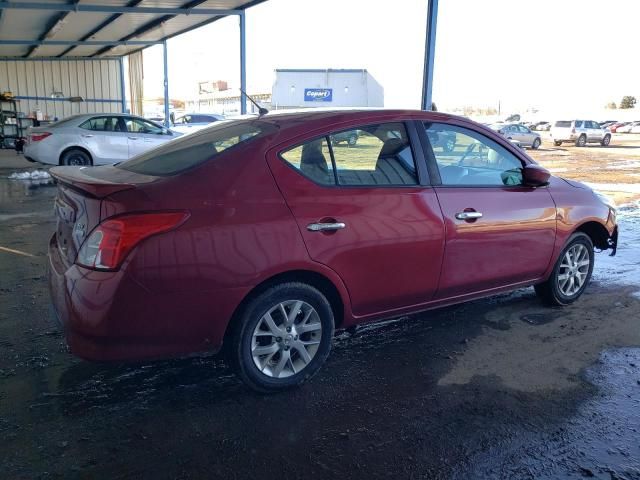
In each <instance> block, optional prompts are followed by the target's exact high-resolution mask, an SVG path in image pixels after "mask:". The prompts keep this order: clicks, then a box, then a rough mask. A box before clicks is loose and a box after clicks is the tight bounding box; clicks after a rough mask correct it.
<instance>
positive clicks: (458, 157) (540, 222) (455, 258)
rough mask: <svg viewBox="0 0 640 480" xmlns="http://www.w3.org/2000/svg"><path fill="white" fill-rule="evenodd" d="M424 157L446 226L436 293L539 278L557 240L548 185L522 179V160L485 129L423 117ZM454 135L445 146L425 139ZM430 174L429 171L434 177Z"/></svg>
mask: <svg viewBox="0 0 640 480" xmlns="http://www.w3.org/2000/svg"><path fill="white" fill-rule="evenodd" d="M423 129H424V132H423V133H424V134H423V135H422V136H421V137H422V140H423V142H424V144H425V155H426V157H427V161H428V162H429V163H430V164H431V166H432V169H433V171H435V172H436V173H435V174H437V175H438V176H439V177H440V178H439V179H435V181H436V182H437V183H439V185H438V186H437V187H436V188H435V191H436V193H437V196H438V200H439V202H440V207H441V208H442V214H443V217H444V220H445V227H446V248H445V255H444V261H443V265H442V276H441V279H440V286H439V289H438V294H437V298H448V297H453V296H458V295H464V294H467V293H473V292H480V291H483V290H488V289H492V288H497V287H504V286H508V285H511V284H515V283H519V282H525V281H529V280H533V279H538V278H540V277H541V276H542V275H543V273H544V272H545V270H546V269H547V267H548V265H549V262H550V261H551V256H552V253H553V248H554V244H555V232H556V208H555V204H554V202H553V200H552V198H551V195H550V194H549V192H548V190H547V188H537V189H535V188H529V187H524V186H522V185H521V180H522V173H521V168H522V167H523V162H522V161H521V160H520V159H519V158H518V157H517V156H516V155H515V154H514V153H513V152H510V151H509V150H508V149H506V148H505V147H503V146H502V145H499V144H498V143H497V142H494V141H493V140H491V139H490V138H488V137H485V136H484V135H483V134H481V133H478V132H475V131H473V130H470V129H467V128H462V127H458V126H454V125H448V124H438V123H426V124H424V125H423ZM452 134H455V135H456V148H455V149H454V150H453V151H452V152H446V151H444V150H443V149H442V148H441V147H439V146H437V145H435V146H432V145H431V144H430V142H429V138H432V137H434V136H439V135H447V136H450V135H452ZM435 174H434V176H435Z"/></svg>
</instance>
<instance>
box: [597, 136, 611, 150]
mask: <svg viewBox="0 0 640 480" xmlns="http://www.w3.org/2000/svg"><path fill="white" fill-rule="evenodd" d="M610 143H611V135H605V136H604V138H603V139H602V141H601V142H600V145H602V146H603V147H608V146H609V144H610Z"/></svg>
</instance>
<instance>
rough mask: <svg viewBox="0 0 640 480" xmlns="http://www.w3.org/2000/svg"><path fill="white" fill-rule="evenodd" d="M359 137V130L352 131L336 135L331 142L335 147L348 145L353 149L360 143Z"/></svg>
mask: <svg viewBox="0 0 640 480" xmlns="http://www.w3.org/2000/svg"><path fill="white" fill-rule="evenodd" d="M358 136H359V133H358V131H357V130H351V131H348V132H339V133H336V134H335V135H334V136H333V137H331V142H332V144H333V145H339V144H341V143H346V144H347V145H349V146H350V147H353V146H354V145H355V144H356V143H358Z"/></svg>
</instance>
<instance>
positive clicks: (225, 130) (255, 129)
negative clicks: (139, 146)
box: [117, 121, 268, 176]
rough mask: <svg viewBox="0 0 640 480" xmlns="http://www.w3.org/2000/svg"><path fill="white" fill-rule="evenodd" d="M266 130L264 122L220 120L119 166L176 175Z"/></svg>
mask: <svg viewBox="0 0 640 480" xmlns="http://www.w3.org/2000/svg"><path fill="white" fill-rule="evenodd" d="M264 128H268V126H265V127H264ZM262 132H263V125H262V124H260V123H257V122H246V121H243V122H217V123H216V126H215V127H212V128H208V129H206V130H202V131H200V132H196V133H193V134H191V135H185V136H183V137H180V138H178V139H176V140H173V141H171V142H167V143H165V144H164V145H162V146H161V147H159V148H155V149H152V150H149V151H148V152H145V153H143V154H141V155H138V156H137V157H134V158H133V159H131V160H129V161H127V162H123V163H120V164H118V165H117V167H118V168H122V169H125V170H129V171H132V172H136V173H142V174H145V175H158V176H166V175H175V174H176V173H180V172H182V171H184V170H187V169H189V168H192V167H194V166H196V165H199V164H201V163H204V162H206V161H207V160H210V159H213V158H215V157H216V156H217V155H219V154H220V153H222V152H224V151H225V150H228V149H231V148H232V147H234V146H236V145H239V144H241V143H245V142H248V141H250V140H251V139H253V138H255V137H257V136H258V135H260V134H261V133H262Z"/></svg>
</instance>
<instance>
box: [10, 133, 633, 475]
mask: <svg viewBox="0 0 640 480" xmlns="http://www.w3.org/2000/svg"><path fill="white" fill-rule="evenodd" d="M551 145H552V144H551V143H550V142H549V141H545V143H544V144H543V147H542V148H541V149H540V150H539V151H535V152H531V155H532V156H533V157H534V158H537V159H538V160H539V161H540V162H541V163H542V164H543V165H545V166H547V167H549V168H551V169H553V170H554V171H555V172H557V173H558V174H559V175H564V176H567V177H570V178H574V179H577V180H586V181H588V182H591V183H594V184H600V185H602V184H605V185H606V187H605V188H602V189H603V190H606V189H609V190H608V191H610V192H612V193H614V194H615V195H616V197H617V199H618V202H619V203H620V204H622V203H624V204H625V205H624V207H623V208H621V209H620V217H621V226H622V234H621V248H620V252H619V255H618V256H617V257H614V258H610V257H607V256H606V254H599V255H598V256H597V258H596V273H595V277H594V281H593V283H592V285H591V286H590V287H589V289H588V290H587V292H586V293H585V295H584V297H583V298H582V299H581V300H580V301H579V302H578V303H577V304H575V305H573V306H571V307H568V308H564V309H548V308H544V307H542V306H541V305H540V303H539V302H538V300H537V298H536V297H535V295H534V293H533V290H532V289H524V290H520V291H517V292H514V293H512V294H508V295H502V296H499V297H495V298H492V299H488V300H482V301H475V302H471V303H467V304H464V305H460V306H457V307H452V308H447V309H443V310H440V311H437V312H430V313H428V314H422V315H416V316H412V317H407V318H401V319H397V320H394V321H390V322H386V323H384V324H380V325H372V326H366V327H363V328H361V329H360V330H359V331H357V332H356V333H355V335H350V334H347V333H340V334H339V335H338V336H337V337H336V338H335V342H334V351H333V353H332V356H331V357H330V359H329V361H328V364H327V365H326V366H325V368H324V369H323V370H322V372H321V373H320V374H319V375H318V376H316V377H315V378H314V379H313V381H311V382H310V383H309V384H307V385H305V386H304V387H303V388H301V389H299V390H296V391H293V392H289V393H286V394H282V395H275V396H267V397H263V396H258V395H254V394H252V393H250V392H248V391H247V390H246V389H245V388H244V387H243V386H241V385H240V384H239V383H238V381H237V380H236V379H235V377H234V376H233V375H232V374H231V373H230V372H229V370H228V369H227V368H226V367H225V366H224V364H223V363H222V362H221V361H220V360H219V359H217V358H215V357H207V358H191V359H182V360H172V361H164V362H155V363H148V364H136V365H123V364H90V363H87V362H83V361H81V360H78V359H75V358H74V357H72V356H71V355H70V354H69V353H68V352H67V350H66V347H65V344H64V340H63V337H62V332H61V331H60V330H59V329H58V327H56V325H55V324H54V322H53V320H52V318H51V315H50V310H49V300H48V293H47V287H46V277H45V264H46V258H45V254H46V245H47V240H48V238H49V235H50V232H52V231H53V228H54V226H53V220H52V214H51V205H52V199H53V197H54V195H55V188H52V187H51V186H48V185H46V184H44V185H43V184H39V182H25V181H17V180H9V179H7V177H8V176H9V174H11V173H12V172H16V171H23V170H25V169H29V167H31V166H30V165H28V164H26V163H25V162H23V161H22V160H20V159H16V158H15V157H14V156H13V155H12V154H9V155H7V152H0V247H1V248H0V472H2V474H1V475H0V477H1V478H7V479H23V478H24V479H32V478H36V479H49V478H64V479H68V478H71V479H73V478H81V479H85V478H86V479H93V478H108V479H120V478H122V479H124V478H126V479H137V478H154V479H156V478H163V479H164V478H265V479H269V478H288V479H297V478H301V479H302V478H304V479H305V480H306V479H309V478H341V477H342V478H363V479H364V478H366V479H370V478H421V479H425V478H427V479H430V478H438V479H439V478H442V479H445V478H447V479H448V478H456V479H458V478H459V479H471V478H504V479H514V478H518V479H520V478H531V479H534V478H535V479H540V478H543V479H556V478H582V477H591V478H600V479H640V442H638V435H639V434H640V348H638V347H639V346H640V296H638V290H640V286H639V285H638V284H639V281H638V274H637V272H636V270H637V265H638V262H639V261H640V253H639V252H640V213H639V212H638V208H637V203H634V202H633V201H632V200H634V199H637V198H638V197H639V194H640V192H636V193H634V192H635V189H637V188H638V186H637V184H636V183H635V181H636V180H637V177H638V175H640V168H639V167H640V137H638V136H618V135H616V136H614V140H613V142H612V146H611V147H609V148H606V149H605V148H601V147H588V148H584V149H578V148H576V147H569V146H566V147H565V146H563V147H561V148H555V147H552V146H551ZM620 185H623V186H622V187H621V186H620Z"/></svg>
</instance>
